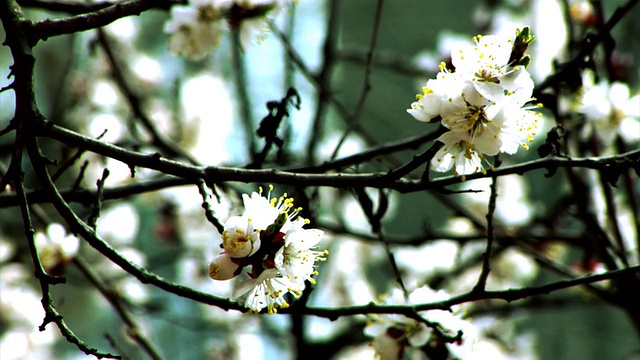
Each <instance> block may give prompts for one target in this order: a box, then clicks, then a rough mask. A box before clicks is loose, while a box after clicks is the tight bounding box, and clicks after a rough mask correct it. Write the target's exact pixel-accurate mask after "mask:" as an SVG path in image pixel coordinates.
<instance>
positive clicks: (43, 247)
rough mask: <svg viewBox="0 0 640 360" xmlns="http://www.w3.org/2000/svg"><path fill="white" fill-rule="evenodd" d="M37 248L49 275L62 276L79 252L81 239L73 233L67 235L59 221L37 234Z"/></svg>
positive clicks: (41, 261)
mask: <svg viewBox="0 0 640 360" xmlns="http://www.w3.org/2000/svg"><path fill="white" fill-rule="evenodd" d="M35 242H36V248H37V249H38V256H39V257H40V263H41V264H42V267H43V268H44V270H45V271H46V272H47V273H48V274H49V275H54V276H60V275H62V274H63V273H64V268H65V266H66V265H67V264H68V263H70V262H71V261H72V260H73V258H74V257H75V256H76V254H77V253H78V249H79V248H80V241H79V240H78V238H77V237H75V236H73V235H67V234H66V231H65V229H64V227H63V226H62V225H60V224H58V223H52V224H50V225H49V226H47V230H46V232H44V233H43V232H37V233H36V234H35Z"/></svg>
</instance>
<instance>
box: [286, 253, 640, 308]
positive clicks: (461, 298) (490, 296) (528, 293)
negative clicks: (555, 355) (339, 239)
mask: <svg viewBox="0 0 640 360" xmlns="http://www.w3.org/2000/svg"><path fill="white" fill-rule="evenodd" d="M633 274H640V265H637V266H632V267H629V268H625V269H618V270H613V271H609V272H606V273H603V274H597V275H586V276H583V277H579V278H575V279H571V280H562V281H557V282H553V283H549V284H546V285H542V286H536V287H526V288H519V289H509V290H498V291H483V292H473V291H471V292H468V293H465V294H462V295H458V296H454V297H451V298H450V299H447V300H444V301H437V302H432V303H424V304H416V305H375V304H374V303H369V304H367V305H359V306H346V307H334V308H322V307H308V308H305V309H304V310H303V311H304V314H306V315H314V316H319V317H324V318H328V319H331V320H335V319H337V318H339V317H342V316H353V315H363V314H402V315H407V316H413V315H414V314H415V313H416V312H418V311H427V310H448V309H450V308H451V307H452V306H455V305H460V304H463V303H467V302H472V301H479V300H503V301H507V302H512V301H516V300H521V299H525V298H529V297H532V296H539V295H548V294H550V293H552V292H554V291H558V290H563V289H568V288H571V287H574V286H579V285H586V284H592V283H595V282H598V281H604V280H611V279H616V278H619V277H622V276H627V275H633ZM293 311H301V310H298V309H294V308H289V309H281V310H280V309H279V310H278V313H282V314H287V313H292V312H293Z"/></svg>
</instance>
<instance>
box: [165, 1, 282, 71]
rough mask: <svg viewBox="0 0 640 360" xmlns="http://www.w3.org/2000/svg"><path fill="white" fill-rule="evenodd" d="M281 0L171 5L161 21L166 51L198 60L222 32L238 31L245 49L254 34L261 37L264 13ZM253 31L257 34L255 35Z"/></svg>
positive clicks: (274, 11) (278, 5)
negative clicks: (167, 18)
mask: <svg viewBox="0 0 640 360" xmlns="http://www.w3.org/2000/svg"><path fill="white" fill-rule="evenodd" d="M286 3H287V2H286V1H284V0H190V1H189V3H188V4H187V5H177V6H174V7H172V8H171V19H170V20H168V21H167V22H166V23H165V26H164V31H165V32H166V33H167V34H169V36H170V39H169V51H171V52H172V53H174V54H177V55H183V56H185V57H186V58H189V59H191V60H201V59H203V58H204V57H205V56H206V55H207V54H208V53H209V52H211V51H212V50H213V49H215V48H216V47H217V46H218V45H219V44H220V40H221V38H222V35H223V34H224V32H225V31H238V32H239V39H240V43H241V45H242V47H243V48H247V47H248V46H249V45H250V44H251V42H252V41H253V39H254V37H258V38H261V37H264V34H265V33H266V31H267V30H268V26H267V21H268V19H269V18H268V16H270V15H275V14H277V13H278V12H279V10H280V9H281V8H282V7H284V6H285V5H286ZM256 34H258V35H257V36H256Z"/></svg>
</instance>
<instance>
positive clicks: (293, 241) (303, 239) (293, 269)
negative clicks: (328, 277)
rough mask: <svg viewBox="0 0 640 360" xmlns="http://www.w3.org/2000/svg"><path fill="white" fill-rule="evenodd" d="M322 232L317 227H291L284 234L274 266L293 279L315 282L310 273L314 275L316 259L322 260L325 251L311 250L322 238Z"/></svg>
mask: <svg viewBox="0 0 640 360" xmlns="http://www.w3.org/2000/svg"><path fill="white" fill-rule="evenodd" d="M323 234H324V233H323V232H322V231H321V230H318V229H293V230H290V231H288V232H287V233H286V234H285V236H284V246H283V247H282V248H280V250H278V252H277V253H276V257H275V263H276V268H277V269H278V270H280V272H281V273H282V274H285V275H286V276H288V277H289V278H290V279H291V280H293V281H298V282H299V281H302V282H304V281H305V280H308V281H309V282H311V283H312V284H315V279H313V278H312V275H316V274H317V272H316V271H315V266H314V264H315V262H316V260H320V261H322V260H324V259H325V258H324V255H325V254H326V251H317V250H312V249H313V248H314V247H315V246H316V245H317V244H318V242H320V240H321V239H322V236H323Z"/></svg>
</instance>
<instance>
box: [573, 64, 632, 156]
mask: <svg viewBox="0 0 640 360" xmlns="http://www.w3.org/2000/svg"><path fill="white" fill-rule="evenodd" d="M593 78H594V74H593V72H591V71H586V72H585V74H584V75H583V89H582V94H581V95H582V96H581V97H580V104H579V106H578V109H577V110H578V112H580V113H582V114H584V116H585V119H586V123H585V126H584V128H583V129H584V130H583V132H582V134H581V135H582V138H583V139H585V140H586V139H588V138H590V137H597V138H598V139H600V140H602V141H603V142H604V144H605V145H610V144H611V143H612V142H613V140H614V139H615V137H616V135H620V136H622V138H623V139H625V140H627V141H638V140H640V135H639V134H640V131H638V130H640V94H639V95H635V96H631V92H630V91H629V87H628V86H627V85H626V84H623V83H620V82H613V83H611V84H609V83H607V82H606V81H600V82H598V83H595V82H594V79H593ZM625 129H634V130H635V131H633V130H632V131H625Z"/></svg>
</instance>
